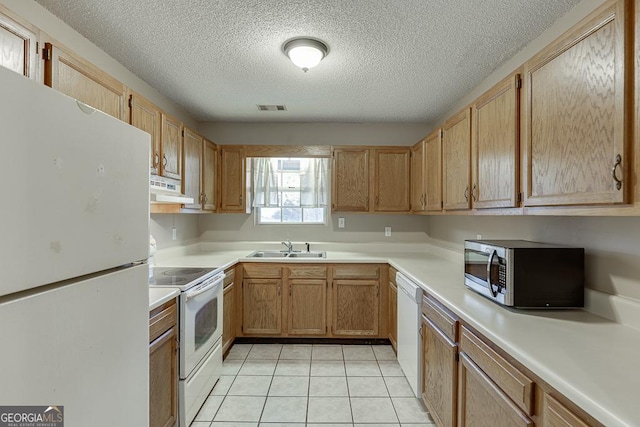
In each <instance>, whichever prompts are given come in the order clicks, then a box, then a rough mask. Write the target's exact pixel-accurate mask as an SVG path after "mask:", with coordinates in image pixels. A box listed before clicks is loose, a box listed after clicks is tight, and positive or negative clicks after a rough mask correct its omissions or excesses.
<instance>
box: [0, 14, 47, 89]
mask: <svg viewBox="0 0 640 427" xmlns="http://www.w3.org/2000/svg"><path fill="white" fill-rule="evenodd" d="M36 33H37V29H36V28H34V27H33V26H31V25H29V24H27V23H26V22H22V20H20V19H19V18H18V17H17V16H14V15H13V14H12V13H11V12H10V11H8V10H7V9H5V8H4V6H2V5H0V66H1V67H6V68H8V69H10V70H13V71H15V72H16V73H20V74H22V75H23V76H25V77H29V78H30V79H37V78H38V57H37V52H36V42H37V41H38V37H37V36H36Z"/></svg>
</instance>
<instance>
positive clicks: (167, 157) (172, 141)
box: [160, 113, 184, 179]
mask: <svg viewBox="0 0 640 427" xmlns="http://www.w3.org/2000/svg"><path fill="white" fill-rule="evenodd" d="M161 123H162V127H161V130H160V175H162V176H164V177H167V178H173V179H181V178H182V137H183V136H184V128H183V126H182V122H180V121H179V120H178V119H175V118H173V117H171V116H169V115H167V114H166V113H162V114H161Z"/></svg>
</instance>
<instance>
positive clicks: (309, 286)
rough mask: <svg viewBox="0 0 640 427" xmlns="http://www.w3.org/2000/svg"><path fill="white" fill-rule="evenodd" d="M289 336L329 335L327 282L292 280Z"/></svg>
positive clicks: (290, 282)
mask: <svg viewBox="0 0 640 427" xmlns="http://www.w3.org/2000/svg"><path fill="white" fill-rule="evenodd" d="M288 314H289V331H288V332H289V334H291V335H325V334H326V333H327V281H326V280H317V279H291V280H290V281H289V313H288Z"/></svg>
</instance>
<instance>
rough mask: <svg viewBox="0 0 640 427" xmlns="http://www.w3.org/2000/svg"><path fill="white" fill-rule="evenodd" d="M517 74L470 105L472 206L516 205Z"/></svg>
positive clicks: (518, 88) (519, 78) (518, 131)
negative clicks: (471, 118)
mask: <svg viewBox="0 0 640 427" xmlns="http://www.w3.org/2000/svg"><path fill="white" fill-rule="evenodd" d="M521 81H522V80H521V77H520V74H516V75H512V76H510V77H507V78H506V79H504V80H503V81H502V82H500V83H498V85H496V86H495V87H494V88H492V89H491V90H489V91H488V92H487V93H486V94H484V95H483V96H482V97H480V98H479V99H478V100H477V101H476V102H475V104H474V105H473V109H472V114H473V120H472V121H473V156H472V157H473V186H472V187H471V198H472V200H473V207H474V208H476V209H482V208H510V207H515V206H517V193H518V192H519V185H518V161H519V160H518V147H519V143H520V126H519V123H520V112H519V106H520V85H521Z"/></svg>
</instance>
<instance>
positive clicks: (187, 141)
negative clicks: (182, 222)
mask: <svg viewBox="0 0 640 427" xmlns="http://www.w3.org/2000/svg"><path fill="white" fill-rule="evenodd" d="M183 144H184V145H183V153H182V158H183V169H182V170H183V171H184V174H183V176H182V193H183V194H184V195H185V196H187V197H192V198H193V203H192V204H190V205H188V204H185V205H184V207H185V209H196V210H200V209H201V208H202V201H203V199H204V197H203V196H202V191H201V188H200V184H201V183H202V177H201V169H200V167H201V163H202V160H201V156H202V137H201V136H200V135H198V134H197V133H195V132H194V131H192V130H191V129H189V128H184V142H183Z"/></svg>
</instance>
